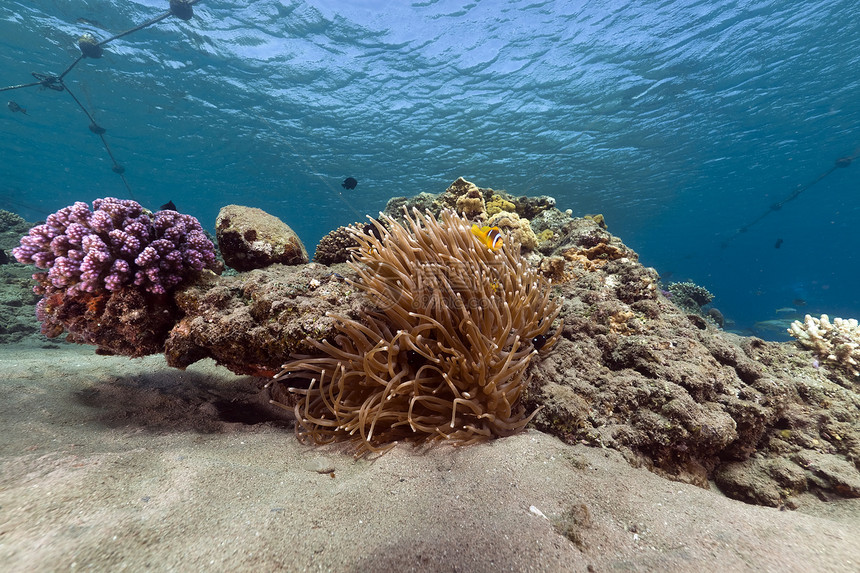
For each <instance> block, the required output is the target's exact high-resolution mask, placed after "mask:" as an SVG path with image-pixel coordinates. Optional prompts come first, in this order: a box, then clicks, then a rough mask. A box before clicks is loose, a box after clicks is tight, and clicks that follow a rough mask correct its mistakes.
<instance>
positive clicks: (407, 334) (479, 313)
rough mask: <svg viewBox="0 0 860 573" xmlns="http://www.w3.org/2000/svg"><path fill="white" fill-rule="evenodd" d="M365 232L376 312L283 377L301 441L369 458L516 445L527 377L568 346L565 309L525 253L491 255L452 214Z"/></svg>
mask: <svg viewBox="0 0 860 573" xmlns="http://www.w3.org/2000/svg"><path fill="white" fill-rule="evenodd" d="M386 221H387V223H388V224H389V226H390V230H389V229H386V228H385V227H383V226H382V225H380V224H376V223H375V224H376V228H377V229H378V231H379V237H376V236H375V235H374V234H373V233H355V239H356V241H357V242H358V244H359V246H358V247H357V248H356V249H355V250H354V252H353V258H352V261H351V262H350V266H351V267H352V268H353V269H354V270H355V271H356V272H357V274H358V280H357V281H356V282H355V286H356V287H358V288H359V289H361V290H362V291H364V293H365V294H366V295H367V296H368V297H369V298H370V300H371V301H372V302H373V303H374V305H375V308H373V309H371V310H367V311H364V312H362V314H361V316H360V317H359V319H352V318H347V317H343V316H337V317H334V318H335V319H336V321H337V322H336V328H337V330H338V332H339V334H338V335H337V336H335V339H334V343H332V342H330V341H328V340H324V341H316V340H309V341H308V342H309V343H310V344H311V345H313V346H314V347H315V348H316V349H318V350H319V351H320V353H321V355H319V356H296V357H294V358H295V360H293V361H291V362H289V363H287V364H285V365H284V370H283V371H282V372H281V373H280V374H279V375H278V376H276V377H275V380H276V381H278V382H279V383H281V382H287V381H289V382H290V383H291V384H292V385H293V386H300V385H301V384H300V383H299V382H304V383H305V386H306V388H297V387H294V388H290V391H291V392H292V393H293V394H294V395H296V396H295V397H296V398H297V403H296V404H295V408H294V409H295V413H296V418H297V426H296V429H297V432H298V433H299V435H300V436H301V437H304V438H310V439H311V440H312V441H314V442H316V443H328V442H332V441H337V440H347V439H350V440H352V441H353V442H355V443H356V446H357V448H358V453H359V454H362V453H366V452H368V451H381V450H385V449H387V448H388V447H391V446H392V445H393V444H394V443H395V442H397V441H399V440H406V441H414V442H421V441H424V440H430V439H449V440H452V441H453V442H454V443H456V444H461V445H462V444H469V443H473V442H477V441H482V440H485V439H489V438H491V437H493V436H504V435H509V434H513V433H515V432H518V431H520V430H522V429H523V427H524V426H525V425H526V424H527V423H528V422H529V420H530V419H531V418H532V416H533V415H534V414H532V415H528V414H527V413H526V411H525V408H524V407H523V405H522V404H521V403H520V395H521V392H522V390H523V388H524V386H525V384H526V382H527V379H526V378H527V377H526V369H527V367H528V366H529V363H530V361H531V359H532V358H533V357H534V356H535V355H536V354H537V353H538V351H540V352H543V353H545V352H546V351H547V350H549V349H550V348H551V347H552V345H553V344H554V343H555V342H556V340H557V339H558V336H559V333H560V330H561V325H559V326H558V327H557V329H556V330H554V331H552V332H550V328H551V326H552V323H553V321H554V320H555V319H556V317H557V315H558V312H559V306H558V305H557V304H556V302H555V301H554V300H552V299H551V298H550V288H549V284H548V282H547V281H546V280H545V279H543V278H542V277H541V276H540V275H539V274H538V273H537V272H536V271H534V270H532V269H531V268H530V267H529V266H528V264H527V263H526V261H525V260H524V259H522V258H521V257H520V254H519V245H517V244H505V245H504V247H503V248H502V249H500V250H498V251H493V250H491V249H488V248H486V247H484V246H483V245H482V244H481V243H480V242H479V241H478V240H476V238H475V236H474V235H473V234H472V233H471V230H470V229H471V223H470V221H469V220H468V219H466V218H463V217H460V216H458V215H456V214H454V213H453V212H451V211H444V212H443V213H441V215H440V218H439V220H437V219H435V218H434V217H433V216H432V215H431V214H427V215H422V214H421V213H420V212H419V211H417V210H414V211H413V216H412V217H410V216H409V214H408V213H407V217H406V222H405V226H404V225H401V224H400V223H398V222H396V221H394V220H393V219H390V218H386Z"/></svg>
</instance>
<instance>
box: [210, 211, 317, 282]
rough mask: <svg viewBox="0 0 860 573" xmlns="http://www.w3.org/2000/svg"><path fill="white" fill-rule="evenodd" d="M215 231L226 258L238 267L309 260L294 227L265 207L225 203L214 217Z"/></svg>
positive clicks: (245, 269) (245, 267) (231, 264)
mask: <svg viewBox="0 0 860 573" xmlns="http://www.w3.org/2000/svg"><path fill="white" fill-rule="evenodd" d="M215 233H216V236H217V237H218V247H219V249H220V250H221V255H222V256H223V257H224V262H225V263H226V264H227V265H228V266H230V267H233V268H234V269H236V270H237V271H250V270H253V269H262V268H265V267H268V266H270V265H274V264H284V265H301V264H305V263H307V262H308V251H307V249H305V245H304V244H303V243H302V241H301V240H300V239H299V237H298V235H296V233H295V231H293V230H292V228H290V226H289V225H287V224H286V223H284V222H283V221H281V220H280V219H278V218H277V217H275V216H274V215H270V214H269V213H266V212H265V211H263V210H262V209H257V208H255V207H244V206H242V205H227V206H226V207H222V208H221V211H220V212H219V213H218V218H217V219H216V221H215Z"/></svg>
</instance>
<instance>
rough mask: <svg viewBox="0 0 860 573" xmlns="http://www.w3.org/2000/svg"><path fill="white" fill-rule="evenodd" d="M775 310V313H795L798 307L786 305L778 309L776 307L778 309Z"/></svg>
mask: <svg viewBox="0 0 860 573" xmlns="http://www.w3.org/2000/svg"><path fill="white" fill-rule="evenodd" d="M773 312H774V313H775V314H794V313H795V312H797V309H796V308H792V307H790V306H784V307H782V308H778V309H776V310H775V311H773Z"/></svg>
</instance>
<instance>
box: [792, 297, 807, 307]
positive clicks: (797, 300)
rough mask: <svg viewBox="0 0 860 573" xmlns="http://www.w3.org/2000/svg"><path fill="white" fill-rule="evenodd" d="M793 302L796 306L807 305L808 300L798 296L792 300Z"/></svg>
mask: <svg viewBox="0 0 860 573" xmlns="http://www.w3.org/2000/svg"><path fill="white" fill-rule="evenodd" d="M791 304H793V305H794V306H806V301H805V300H803V299H802V298H796V299H794V300H793V301H791Z"/></svg>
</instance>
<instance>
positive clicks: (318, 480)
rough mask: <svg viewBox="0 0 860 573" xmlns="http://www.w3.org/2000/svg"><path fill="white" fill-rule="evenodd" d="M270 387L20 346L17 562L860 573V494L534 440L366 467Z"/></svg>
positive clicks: (15, 390)
mask: <svg viewBox="0 0 860 573" xmlns="http://www.w3.org/2000/svg"><path fill="white" fill-rule="evenodd" d="M259 387H260V381H259V380H258V379H254V378H249V377H240V376H235V375H233V374H231V373H230V372H228V371H226V370H224V369H222V368H219V367H217V366H216V365H215V364H214V363H213V362H211V361H204V362H201V363H198V364H196V365H194V366H193V367H191V368H189V369H188V370H187V371H184V372H183V371H179V370H175V369H171V368H169V367H167V366H166V365H165V363H164V359H163V358H162V357H160V356H154V357H149V358H144V359H136V360H129V359H127V358H113V357H103V356H95V355H94V353H93V349H92V348H91V347H75V346H54V347H51V348H41V347H39V348H36V347H28V346H5V347H2V348H0V392H2V401H0V415H2V422H0V423H2V436H3V440H2V445H0V451H2V453H0V455H2V460H0V564H2V565H0V569H2V570H3V571H5V572H12V571H22V572H23V571H26V572H33V571H70V570H87V571H143V570H152V571H199V570H210V571H231V572H239V571H255V572H256V571H356V572H357V571H361V572H366V571H374V572H385V571H397V572H401V571H451V572H453V571H458V572H473V571H474V572H483V571H488V572H489V571H492V572H499V571H596V572H602V571H695V572H697V573H701V572H705V571H774V572H777V571H778V572H785V571H804V572H807V571H816V572H825V571H846V572H849V571H850V572H853V571H858V570H860V499H853V500H843V501H837V502H828V503H825V502H820V501H818V500H817V499H815V498H812V497H811V496H810V497H808V498H801V499H800V500H799V505H800V507H799V509H798V510H796V511H780V510H778V509H772V508H765V507H757V506H752V505H747V504H744V503H741V502H738V501H734V500H731V499H728V498H726V497H725V496H723V495H721V494H720V493H719V492H718V491H717V490H716V489H715V488H712V489H711V490H704V489H700V488H697V487H694V486H690V485H685V484H681V483H675V482H671V481H667V480H665V479H663V478H660V477H658V476H656V475H654V474H652V473H650V472H648V471H646V470H644V469H641V468H633V467H631V466H630V465H629V464H628V463H627V462H625V461H624V460H623V459H622V457H621V455H620V454H619V453H617V452H615V451H612V450H603V449H599V448H593V447H586V446H570V445H566V444H563V443H562V442H560V441H559V440H557V439H556V438H554V437H551V436H549V435H546V434H543V433H540V432H537V431H534V430H530V431H527V432H525V433H522V434H520V435H517V436H514V437H511V438H505V439H499V440H495V441H493V442H491V443H488V444H484V445H478V446H471V447H465V448H454V447H451V446H447V445H437V446H434V447H431V448H419V449H416V448H413V447H411V446H408V445H400V446H398V447H396V448H395V449H394V450H393V451H391V452H390V453H388V454H386V455H383V456H381V457H376V458H373V459H362V460H358V461H355V460H353V458H352V455H351V452H350V451H348V450H345V449H344V448H343V447H342V446H326V447H310V446H306V445H303V444H300V443H298V442H297V440H296V438H295V436H294V435H293V432H292V429H291V423H290V421H289V420H288V419H286V418H284V417H283V416H282V415H281V414H280V413H279V412H278V411H277V410H275V409H273V408H272V407H271V406H269V405H268V404H267V403H266V401H265V399H264V396H263V394H262V393H261V392H260V391H259Z"/></svg>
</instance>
